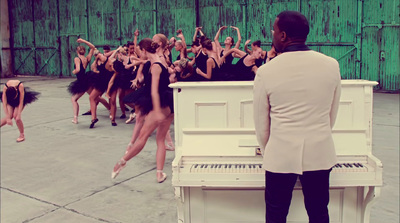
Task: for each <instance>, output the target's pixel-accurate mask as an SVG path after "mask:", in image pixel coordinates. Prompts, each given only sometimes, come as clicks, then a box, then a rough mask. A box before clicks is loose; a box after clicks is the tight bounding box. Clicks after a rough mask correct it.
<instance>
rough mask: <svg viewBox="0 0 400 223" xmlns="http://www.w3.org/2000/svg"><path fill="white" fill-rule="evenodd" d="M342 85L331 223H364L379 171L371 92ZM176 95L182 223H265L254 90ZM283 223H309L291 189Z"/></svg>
mask: <svg viewBox="0 0 400 223" xmlns="http://www.w3.org/2000/svg"><path fill="white" fill-rule="evenodd" d="M376 84H377V82H372V81H365V80H342V96H341V99H340V107H339V113H338V117H337V120H336V124H335V126H334V129H333V137H334V141H335V147H336V153H337V156H338V164H337V165H336V166H335V167H334V168H333V170H332V173H331V178H330V179H331V181H330V204H329V213H330V221H331V222H334V223H368V222H369V216H370V210H371V206H372V204H373V202H374V200H375V199H376V198H377V197H378V196H379V194H380V188H381V186H382V181H383V180H382V163H381V161H380V160H379V159H377V158H376V157H374V156H373V155H372V136H371V134H372V105H373V104H372V103H373V101H372V97H373V91H372V88H373V86H374V85H376ZM170 87H172V88H173V90H174V109H175V120H174V125H175V143H176V155H175V159H174V161H173V163H172V170H173V175H172V184H173V186H174V188H175V196H176V199H177V208H178V222H179V223H262V222H265V204H264V187H265V181H264V177H265V175H264V174H265V172H264V170H263V169H262V168H261V163H262V157H261V156H260V155H257V154H256V149H257V148H258V147H259V146H258V143H257V140H256V136H255V130H254V123H253V82H252V81H243V82H242V81H238V82H182V83H180V82H179V83H174V84H171V85H170ZM288 222H293V223H294V222H296V223H306V222H308V216H307V213H306V210H305V207H304V203H303V194H302V191H301V185H300V182H299V181H298V182H297V183H296V186H295V189H294V192H293V199H292V203H291V206H290V210H289V215H288Z"/></svg>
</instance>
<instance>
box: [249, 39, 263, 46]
mask: <svg viewBox="0 0 400 223" xmlns="http://www.w3.org/2000/svg"><path fill="white" fill-rule="evenodd" d="M251 45H253V46H258V47H261V41H260V40H256V41H254V42H253V43H252V44H251Z"/></svg>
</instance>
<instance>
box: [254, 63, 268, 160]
mask: <svg viewBox="0 0 400 223" xmlns="http://www.w3.org/2000/svg"><path fill="white" fill-rule="evenodd" d="M259 72H260V70H259V71H258V72H257V75H256V78H255V80H254V89H253V95H254V96H253V112H254V114H253V116H254V126H255V130H256V136H257V140H258V144H259V146H260V149H261V152H262V155H263V156H264V151H265V147H266V145H267V143H268V139H269V135H270V105H269V99H268V94H267V91H266V88H265V85H264V83H263V78H262V75H260V74H259Z"/></svg>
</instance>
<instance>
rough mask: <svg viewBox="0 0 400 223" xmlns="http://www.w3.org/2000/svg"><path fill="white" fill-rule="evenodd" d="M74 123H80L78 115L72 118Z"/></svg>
mask: <svg viewBox="0 0 400 223" xmlns="http://www.w3.org/2000/svg"><path fill="white" fill-rule="evenodd" d="M72 123H74V124H78V117H77V116H74V119H72Z"/></svg>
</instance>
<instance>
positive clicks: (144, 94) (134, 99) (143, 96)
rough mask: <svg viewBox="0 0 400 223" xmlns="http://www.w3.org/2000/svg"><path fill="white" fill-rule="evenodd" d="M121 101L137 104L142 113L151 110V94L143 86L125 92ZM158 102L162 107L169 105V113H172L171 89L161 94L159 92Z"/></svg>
mask: <svg viewBox="0 0 400 223" xmlns="http://www.w3.org/2000/svg"><path fill="white" fill-rule="evenodd" d="M123 101H124V103H126V104H130V103H131V104H135V105H137V106H138V107H139V109H140V112H141V113H142V114H144V115H146V114H148V113H149V112H150V111H151V110H153V101H152V99H151V94H150V92H149V90H148V89H146V88H145V87H142V88H139V89H137V90H136V91H134V92H131V93H129V94H127V95H126V96H125V97H124V100H123ZM160 103H161V107H162V108H165V107H169V108H170V109H171V113H174V101H173V92H172V89H171V90H167V91H164V92H163V93H162V94H160Z"/></svg>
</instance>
